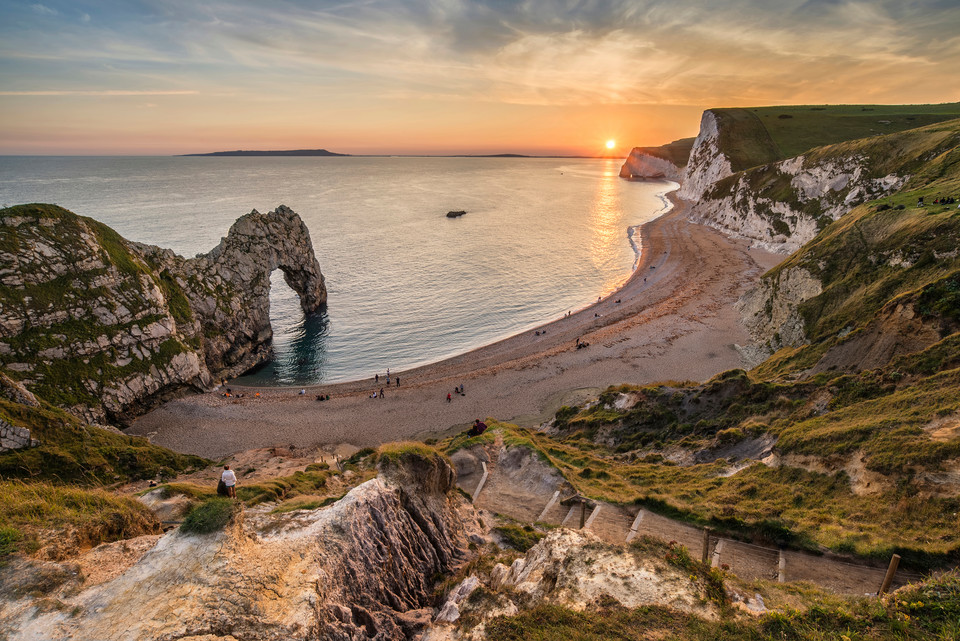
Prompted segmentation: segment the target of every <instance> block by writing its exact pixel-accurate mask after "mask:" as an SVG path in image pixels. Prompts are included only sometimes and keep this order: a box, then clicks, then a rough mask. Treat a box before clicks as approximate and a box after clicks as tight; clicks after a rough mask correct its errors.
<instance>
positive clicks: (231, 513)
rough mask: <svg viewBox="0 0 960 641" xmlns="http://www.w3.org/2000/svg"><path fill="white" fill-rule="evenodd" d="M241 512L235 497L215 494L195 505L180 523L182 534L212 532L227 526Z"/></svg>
mask: <svg viewBox="0 0 960 641" xmlns="http://www.w3.org/2000/svg"><path fill="white" fill-rule="evenodd" d="M239 512H240V505H239V504H238V503H237V501H235V500H233V499H228V498H224V497H222V496H214V497H211V498H208V499H206V500H205V501H203V502H202V503H200V504H198V505H196V506H194V508H193V509H192V510H190V512H189V513H188V514H187V517H186V518H185V519H184V520H183V524H181V525H180V532H181V533H182V534H210V533H211V532H219V531H220V530H222V529H223V528H225V527H226V526H227V525H228V524H229V523H230V522H231V521H233V519H234V518H236V516H237V514H239Z"/></svg>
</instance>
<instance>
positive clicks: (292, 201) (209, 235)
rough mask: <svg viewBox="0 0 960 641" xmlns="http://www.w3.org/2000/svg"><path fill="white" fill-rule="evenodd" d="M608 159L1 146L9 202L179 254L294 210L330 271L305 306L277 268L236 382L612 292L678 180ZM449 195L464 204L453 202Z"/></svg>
mask: <svg viewBox="0 0 960 641" xmlns="http://www.w3.org/2000/svg"><path fill="white" fill-rule="evenodd" d="M619 168H620V161H619V160H614V159H567V158H562V159H553V158H551V159H548V158H418V157H397V158H392V157H345V158H322V157H312V158H311V157H307V158H281V157H257V158H242V157H227V158H222V157H221V158H202V157H201V158H191V157H0V202H2V203H3V204H4V205H11V204H19V203H27V202H48V203H55V204H58V205H61V206H63V207H66V208H67V209H69V210H71V211H73V212H75V213H77V214H81V215H84V216H90V217H92V218H95V219H96V220H99V221H102V222H104V223H106V224H108V225H110V226H111V227H113V228H114V229H116V230H117V231H118V232H119V233H120V234H122V235H123V236H124V237H126V238H128V239H130V240H135V241H138V242H144V243H150V244H154V245H160V246H162V247H168V248H170V249H173V250H174V251H176V252H177V253H179V254H181V255H184V256H193V255H195V254H197V253H202V252H207V251H209V250H210V249H212V248H213V247H214V246H215V245H216V244H217V243H218V242H219V240H220V237H221V236H223V235H225V234H226V233H227V231H228V230H229V228H230V225H231V224H232V223H233V222H234V220H236V219H237V218H238V217H239V216H241V215H243V214H245V213H248V212H249V211H250V210H252V209H257V210H259V211H261V212H267V211H270V210H273V209H275V208H276V207H277V206H278V205H280V204H284V205H287V206H289V207H291V208H292V209H293V210H294V211H296V212H297V213H299V214H300V216H301V217H302V218H303V219H304V221H305V222H306V224H307V227H308V228H309V229H310V234H311V239H312V241H313V245H314V248H315V251H316V253H317V257H318V259H319V261H320V266H321V269H322V270H323V274H324V276H325V278H326V283H327V288H328V295H329V298H328V305H327V309H326V310H325V311H324V313H321V314H316V315H313V316H311V317H309V318H305V317H304V315H303V313H302V311H301V310H300V307H299V302H298V300H297V296H296V294H295V293H293V291H292V290H290V289H289V288H288V287H287V286H286V284H285V283H284V282H283V278H282V274H281V272H280V271H279V270H278V271H276V272H274V274H273V275H272V279H271V283H272V291H271V301H270V302H271V313H270V315H271V323H272V325H273V329H274V351H275V358H274V359H273V361H272V362H270V363H268V364H267V365H266V366H265V367H263V368H261V369H260V370H258V371H257V372H255V373H251V374H249V375H248V376H245V377H242V379H241V380H242V381H243V382H247V383H253V384H263V385H295V386H300V385H308V384H314V383H321V382H339V381H345V380H355V379H362V378H366V377H368V376H369V377H372V376H373V375H374V373H380V374H383V373H384V372H385V370H386V368H390V369H391V370H392V371H393V372H397V371H400V370H404V369H409V368H411V367H415V366H418V365H423V364H426V363H430V362H434V361H437V360H440V359H442V358H445V357H448V356H452V355H455V354H460V353H463V352H466V351H468V350H470V349H472V348H474V347H479V346H481V345H485V344H489V343H491V342H494V341H496V340H499V339H501V338H505V337H507V336H510V335H513V334H516V333H519V332H522V331H528V330H532V328H534V327H536V326H538V325H541V324H543V323H545V322H548V321H550V320H553V319H555V318H559V317H560V316H562V315H563V314H565V313H566V312H567V311H575V310H577V309H581V308H583V307H585V306H586V305H589V304H590V303H592V302H594V301H596V299H597V297H598V296H604V295H606V294H609V293H611V292H612V291H614V290H615V289H616V288H617V287H618V286H619V285H620V284H622V283H623V282H624V281H625V280H626V278H627V277H629V275H630V273H631V272H632V270H633V267H634V265H635V263H636V259H637V257H638V251H639V248H638V247H637V246H636V243H635V240H636V238H637V237H636V236H632V234H633V233H634V231H635V228H636V227H638V226H639V225H641V224H643V223H644V222H647V221H649V220H652V219H653V218H655V217H656V216H658V215H660V214H661V213H663V212H664V211H665V210H666V208H667V206H668V205H667V201H666V198H665V196H664V194H665V193H666V192H667V191H668V190H669V189H671V188H672V187H673V186H674V185H673V184H672V183H667V182H662V183H651V182H628V181H624V180H621V179H620V178H619V177H618V172H619ZM451 210H465V211H466V212H467V214H466V215H464V216H462V217H459V218H455V219H449V218H446V213H447V212H448V211H451Z"/></svg>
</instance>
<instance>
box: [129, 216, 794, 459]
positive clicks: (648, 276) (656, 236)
mask: <svg viewBox="0 0 960 641" xmlns="http://www.w3.org/2000/svg"><path fill="white" fill-rule="evenodd" d="M671 200H673V202H674V204H675V206H674V208H673V210H672V211H670V212H669V213H667V214H666V215H664V216H661V217H660V218H658V219H656V220H654V221H651V222H649V223H647V224H645V225H644V226H643V227H642V229H641V242H642V248H643V251H642V254H641V258H640V262H639V265H638V267H637V270H636V272H634V274H633V275H632V276H631V278H630V279H629V280H628V281H627V282H626V283H625V284H624V286H623V287H622V288H621V289H620V290H618V291H617V292H615V293H614V294H612V295H610V296H609V297H607V298H605V299H603V300H602V301H600V302H599V303H597V304H595V305H592V306H590V307H588V308H587V309H585V310H582V311H580V312H578V313H575V314H573V315H571V316H568V317H565V318H562V319H559V320H557V321H554V322H552V323H549V324H547V325H544V326H543V327H541V328H540V331H541V335H540V336H537V335H536V334H535V332H534V331H533V330H531V331H528V332H524V333H523V334H519V335H516V336H513V337H511V338H508V339H505V340H502V341H500V342H497V343H494V344H492V345H488V346H485V347H482V348H479V349H476V350H473V351H471V352H468V353H465V354H462V355H460V356H456V357H454V358H450V359H446V360H444V361H440V362H438V363H434V364H431V365H426V366H423V367H419V368H416V369H412V370H409V371H402V372H391V373H392V374H393V375H394V376H396V375H399V376H400V380H401V383H402V385H401V387H399V388H398V387H396V386H395V385H394V386H392V387H389V388H388V387H386V385H385V384H384V381H383V380H382V379H381V381H380V383H379V384H374V382H373V380H368V381H356V382H351V383H339V384H335V385H320V386H315V387H311V388H308V389H307V394H306V395H304V396H300V395H298V394H297V391H295V390H289V389H277V388H259V391H260V393H261V397H260V398H252V395H253V391H252V390H251V389H245V390H244V391H245V392H246V397H245V398H242V399H236V398H223V397H222V396H221V395H219V394H217V393H209V394H204V395H196V396H189V397H186V398H183V399H179V400H174V401H171V402H169V403H167V404H166V405H164V406H162V407H160V408H158V409H157V410H155V411H153V412H151V413H149V414H147V415H145V416H143V417H141V418H140V419H138V420H137V421H136V422H135V423H134V425H133V426H132V427H131V428H130V430H129V432H130V433H132V434H139V435H146V436H149V437H150V439H151V440H152V441H153V442H154V443H157V444H159V445H164V446H166V447H170V448H172V449H175V450H178V451H181V452H190V453H196V454H201V455H204V456H210V457H219V456H223V455H226V454H231V453H234V452H238V451H241V450H247V449H252V448H257V447H270V446H277V445H280V446H286V445H293V446H296V447H309V446H314V445H325V444H335V443H350V444H353V445H356V446H358V447H364V446H373V445H377V444H379V443H382V442H385V441H393V440H398V439H405V438H415V437H420V438H422V437H424V436H426V435H428V434H431V433H437V432H443V431H445V430H448V429H450V428H457V429H459V428H461V427H462V426H464V425H466V424H467V423H470V422H472V421H473V419H474V418H478V417H480V418H482V417H487V416H491V417H495V418H499V419H502V420H513V421H515V422H519V423H521V424H529V425H534V424H538V423H540V422H541V421H542V420H546V419H547V418H549V416H550V415H552V413H553V412H554V411H555V410H556V409H557V408H558V407H559V406H560V405H562V404H565V403H570V402H578V401H580V400H583V399H584V398H587V397H588V396H590V395H595V394H596V392H597V391H599V390H600V389H602V388H605V387H607V386H608V385H611V384H619V383H648V382H652V381H658V380H703V379H706V378H709V377H710V376H712V375H714V374H716V373H718V372H721V371H724V370H727V369H730V368H734V367H739V366H740V360H739V357H738V355H737V353H736V351H735V350H734V349H733V344H734V343H745V342H747V340H748V337H747V334H746V331H745V330H744V328H743V327H742V326H741V324H740V322H739V317H738V314H737V312H736V310H735V309H734V308H733V303H734V302H735V301H736V299H737V298H738V297H739V296H740V295H741V294H742V293H743V291H744V290H745V289H747V288H748V287H749V286H750V285H751V284H752V283H753V282H755V281H756V279H757V278H759V276H760V275H761V274H762V273H763V272H764V271H766V270H767V269H769V268H770V267H772V266H773V265H775V264H777V263H778V262H779V261H780V260H782V259H783V256H779V255H775V254H769V253H767V252H763V251H760V250H750V249H748V247H747V245H746V244H745V243H743V242H741V241H736V240H732V239H730V238H727V237H725V236H723V235H722V234H720V233H719V232H717V231H715V230H713V229H710V228H709V227H704V226H701V225H696V224H693V223H690V222H689V221H687V219H686V206H685V204H684V203H683V202H682V201H677V200H676V199H675V198H671ZM558 286H562V283H558ZM618 300H619V301H620V302H617V301H618ZM543 330H546V333H545V334H544V333H543ZM578 338H579V339H580V340H583V341H587V342H589V343H590V347H588V348H586V349H579V350H578V349H576V341H577V339H578ZM391 383H395V381H394V379H393V378H392V379H391ZM460 384H463V385H464V388H465V392H466V395H465V396H459V395H454V396H453V399H452V401H451V402H448V401H447V393H448V392H452V390H453V388H454V387H455V386H456V385H460ZM380 387H384V388H385V389H386V397H385V398H383V399H379V398H378V399H371V398H369V395H370V393H371V391H373V390H374V389H379V388H380ZM321 392H322V393H323V394H330V395H331V400H330V401H325V402H322V403H321V402H318V401H316V400H315V397H316V395H317V394H320V393H321Z"/></svg>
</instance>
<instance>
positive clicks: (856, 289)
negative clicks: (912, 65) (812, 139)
mask: <svg viewBox="0 0 960 641" xmlns="http://www.w3.org/2000/svg"><path fill="white" fill-rule="evenodd" d="M837 147H843V148H848V150H850V151H854V152H855V153H862V154H870V156H871V157H872V158H877V159H878V160H876V161H875V163H876V165H877V173H879V174H882V173H884V172H886V171H889V170H891V169H892V166H893V165H894V164H899V165H900V167H901V169H900V170H901V171H903V172H904V173H908V174H909V175H911V178H910V180H909V182H907V184H906V185H905V186H904V188H903V189H901V190H900V191H899V192H897V193H895V194H893V195H891V196H889V197H886V198H881V199H878V200H875V201H872V202H869V203H866V204H864V205H861V206H859V207H856V208H854V209H853V210H852V211H850V212H849V213H848V214H846V215H845V216H843V217H841V218H840V219H839V220H837V221H836V222H834V223H832V224H830V225H829V226H827V227H826V228H825V229H824V230H823V231H822V232H821V233H820V234H819V235H818V236H817V237H816V238H815V239H814V240H813V241H811V242H810V243H808V244H807V245H805V246H804V247H803V248H802V249H801V250H800V251H798V252H796V253H795V254H794V255H792V256H791V257H790V258H789V259H787V260H786V261H784V262H783V263H781V264H780V265H779V266H777V267H776V268H775V269H774V270H772V271H771V272H770V273H769V274H767V275H766V276H765V278H767V279H770V280H771V281H775V280H776V278H777V276H778V275H779V274H781V273H783V272H785V271H786V270H790V269H795V268H802V269H805V270H807V271H808V272H810V273H811V274H812V275H813V276H814V277H815V278H817V279H818V280H819V281H820V282H821V283H822V284H823V292H822V293H821V294H820V295H818V296H816V297H814V298H812V299H810V300H807V301H805V302H804V303H802V304H801V305H800V306H799V312H800V314H801V316H802V317H803V320H804V322H805V326H806V334H807V336H808V338H809V340H810V344H809V345H806V346H803V347H802V348H800V349H797V350H787V351H784V352H782V353H780V354H778V355H775V357H774V358H773V359H772V360H771V361H770V362H768V363H767V364H766V365H764V366H763V367H762V368H761V371H762V372H763V375H764V376H772V375H784V374H790V373H794V374H795V373H798V372H801V371H803V370H805V369H806V368H808V367H810V366H812V365H813V364H814V363H815V362H816V361H817V360H818V359H819V358H820V357H821V356H822V355H823V354H824V353H825V352H826V351H827V350H828V349H830V348H832V347H835V346H839V345H841V344H843V343H844V342H849V341H853V340H856V339H858V331H859V330H862V329H864V328H866V327H867V326H868V325H869V324H870V323H871V322H875V321H874V319H876V318H877V317H878V316H884V315H889V314H890V313H891V312H893V311H894V310H896V309H897V308H898V307H902V306H904V305H908V306H910V307H911V308H913V309H915V310H916V311H917V312H918V313H919V315H920V318H921V319H922V320H923V321H924V323H926V324H928V325H931V326H936V327H937V331H939V332H940V333H941V335H942V336H946V335H947V334H949V333H952V332H953V331H956V329H957V328H958V326H960V300H958V294H957V289H958V287H960V252H958V250H957V248H958V247H960V209H957V203H954V204H951V205H946V204H934V200H937V199H939V198H940V197H943V196H953V197H955V198H957V199H958V200H960V121H951V122H947V123H943V124H940V125H932V126H929V127H925V128H922V129H919V130H915V131H910V132H904V133H902V134H897V135H895V136H886V137H883V138H876V139H866V140H861V141H855V142H850V143H843V144H842V145H838V146H837ZM829 149H834V148H833V147H832V148H829ZM814 153H815V154H820V153H824V151H823V150H817V151H816V152H814ZM921 197H922V198H923V199H924V201H925V202H926V203H927V204H925V205H924V206H918V200H919V199H920V198H921Z"/></svg>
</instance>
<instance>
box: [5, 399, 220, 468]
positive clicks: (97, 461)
mask: <svg viewBox="0 0 960 641" xmlns="http://www.w3.org/2000/svg"><path fill="white" fill-rule="evenodd" d="M0 417H2V418H3V419H4V420H6V421H8V422H9V423H11V424H13V425H18V426H21V427H26V428H28V429H29V430H30V432H31V434H32V436H33V437H34V438H36V439H38V440H39V441H40V443H41V445H40V446H39V447H34V448H29V449H25V450H18V451H14V452H6V453H4V454H0V478H3V479H7V480H10V479H29V480H43V481H49V482H53V483H74V484H79V485H104V484H110V483H115V482H119V481H130V480H137V479H149V478H154V477H157V476H160V477H164V476H170V477H172V476H174V475H175V474H177V473H179V472H183V471H188V470H192V469H199V468H203V467H206V466H207V465H208V463H209V461H206V460H205V459H202V458H200V457H198V456H190V455H185V454H178V453H176V452H173V451H171V450H168V449H166V448H162V447H159V446H156V445H153V444H151V443H150V442H149V441H148V440H147V439H145V438H141V437H135V436H126V435H123V434H116V433H114V432H110V431H107V430H103V429H100V428H96V427H91V426H89V425H85V424H84V423H83V422H81V421H80V420H78V419H76V418H74V417H73V416H71V415H69V414H67V413H66V412H64V411H63V410H60V409H57V408H54V407H51V406H49V405H44V406H43V407H41V408H32V407H27V406H26V405H20V404H18V403H13V402H12V401H8V400H6V399H0Z"/></svg>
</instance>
